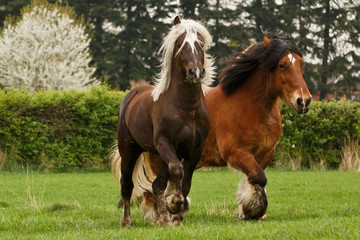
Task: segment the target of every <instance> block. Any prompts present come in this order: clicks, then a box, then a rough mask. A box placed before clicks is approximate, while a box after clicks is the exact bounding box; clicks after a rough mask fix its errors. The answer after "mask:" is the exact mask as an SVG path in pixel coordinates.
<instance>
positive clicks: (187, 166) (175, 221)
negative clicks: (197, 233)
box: [166, 146, 202, 226]
mask: <svg viewBox="0 0 360 240" xmlns="http://www.w3.org/2000/svg"><path fill="white" fill-rule="evenodd" d="M201 153H202V146H201V147H199V148H198V149H197V150H196V151H193V152H191V154H189V155H190V156H189V157H186V158H185V159H184V161H183V166H184V178H183V181H182V193H183V196H184V198H185V200H184V206H183V207H182V208H181V211H180V212H179V213H178V214H174V215H173V216H172V218H171V224H172V225H173V226H179V225H181V224H182V222H183V219H184V217H185V215H186V213H187V212H188V211H189V209H190V199H189V198H188V197H187V196H188V195H189V192H190V188H191V180H192V176H193V173H194V171H195V168H196V165H197V164H198V162H199V160H200V157H201ZM166 190H167V189H166Z"/></svg>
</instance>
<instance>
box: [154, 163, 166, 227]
mask: <svg viewBox="0 0 360 240" xmlns="http://www.w3.org/2000/svg"><path fill="white" fill-rule="evenodd" d="M168 179H169V169H168V165H167V163H165V162H163V163H162V167H161V169H160V172H159V174H158V176H157V177H156V179H155V181H154V182H153V184H152V188H153V193H154V198H155V218H154V220H153V224H156V225H159V226H165V225H169V224H170V215H169V212H168V210H167V208H166V201H165V197H164V191H165V188H166V185H167V182H168Z"/></svg>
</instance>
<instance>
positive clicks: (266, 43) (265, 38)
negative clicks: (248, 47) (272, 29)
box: [264, 35, 270, 48]
mask: <svg viewBox="0 0 360 240" xmlns="http://www.w3.org/2000/svg"><path fill="white" fill-rule="evenodd" d="M264 45H265V47H266V48H269V46H270V39H269V38H268V37H267V36H265V35H264Z"/></svg>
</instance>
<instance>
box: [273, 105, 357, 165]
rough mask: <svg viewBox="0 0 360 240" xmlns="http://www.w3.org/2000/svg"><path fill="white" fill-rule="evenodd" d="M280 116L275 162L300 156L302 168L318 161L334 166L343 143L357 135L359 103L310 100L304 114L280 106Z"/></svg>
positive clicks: (338, 159) (339, 158)
mask: <svg viewBox="0 0 360 240" xmlns="http://www.w3.org/2000/svg"><path fill="white" fill-rule="evenodd" d="M281 115H282V121H283V134H282V137H281V139H280V142H279V144H278V147H277V151H276V154H275V161H279V160H280V161H281V160H284V159H281V158H284V157H285V158H289V157H292V158H297V157H300V158H301V159H302V162H301V165H302V167H310V165H311V163H320V161H321V162H323V164H324V165H326V166H327V167H330V168H337V167H338V165H339V163H340V161H341V155H342V148H343V146H344V144H346V143H347V142H349V141H354V140H355V141H357V140H358V139H359V137H360V102H346V103H340V102H313V103H311V105H310V110H309V112H308V113H306V114H303V115H298V114H296V113H295V112H294V111H293V110H291V109H290V108H288V107H283V108H282V110H281Z"/></svg>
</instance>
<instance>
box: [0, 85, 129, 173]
mask: <svg viewBox="0 0 360 240" xmlns="http://www.w3.org/2000/svg"><path fill="white" fill-rule="evenodd" d="M124 95H125V93H124V92H118V91H109V89H108V87H104V86H98V87H93V88H92V89H91V90H88V91H84V92H79V91H75V90H71V91H70V90H69V91H39V92H37V93H36V94H30V93H29V92H27V91H19V90H0V115H1V118H0V149H1V151H2V152H3V153H4V154H5V153H6V154H7V156H8V157H11V158H13V159H11V160H12V161H15V160H17V161H18V162H19V163H30V164H35V165H37V166H38V167H39V168H43V169H45V170H61V169H64V168H69V167H72V168H77V167H85V168H86V167H103V166H104V165H106V164H107V161H108V157H107V156H108V149H109V147H110V146H111V145H112V144H113V142H114V140H115V139H116V121H117V114H118V109H119V106H120V102H121V100H122V98H123V97H124ZM104 163H105V164H104Z"/></svg>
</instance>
